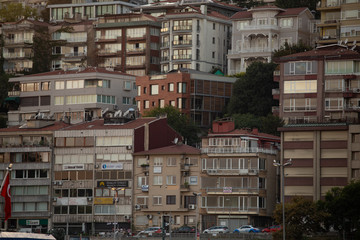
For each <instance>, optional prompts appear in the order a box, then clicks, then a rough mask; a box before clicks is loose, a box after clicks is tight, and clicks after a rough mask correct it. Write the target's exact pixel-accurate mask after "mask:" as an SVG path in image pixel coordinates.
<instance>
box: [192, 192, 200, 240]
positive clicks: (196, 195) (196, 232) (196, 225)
mask: <svg viewBox="0 0 360 240" xmlns="http://www.w3.org/2000/svg"><path fill="white" fill-rule="evenodd" d="M193 195H194V196H195V199H196V222H195V240H197V235H198V229H197V228H198V221H199V208H200V205H199V203H198V197H200V196H201V193H196V192H193Z"/></svg>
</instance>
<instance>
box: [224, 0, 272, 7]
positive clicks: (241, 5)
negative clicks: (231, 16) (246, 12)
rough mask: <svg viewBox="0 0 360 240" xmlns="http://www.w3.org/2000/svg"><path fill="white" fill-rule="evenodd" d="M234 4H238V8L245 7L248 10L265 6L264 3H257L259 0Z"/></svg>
mask: <svg viewBox="0 0 360 240" xmlns="http://www.w3.org/2000/svg"><path fill="white" fill-rule="evenodd" d="M227 2H231V1H227ZM234 2H235V3H236V5H237V6H239V7H245V8H248V9H250V8H252V7H256V6H261V5H265V3H264V1H257V0H237V1H234Z"/></svg>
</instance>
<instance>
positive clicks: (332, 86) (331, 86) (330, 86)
mask: <svg viewBox="0 0 360 240" xmlns="http://www.w3.org/2000/svg"><path fill="white" fill-rule="evenodd" d="M343 85H344V80H343V79H327V80H325V91H327V92H339V91H342V90H343Z"/></svg>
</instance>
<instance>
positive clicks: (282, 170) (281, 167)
mask: <svg viewBox="0 0 360 240" xmlns="http://www.w3.org/2000/svg"><path fill="white" fill-rule="evenodd" d="M291 161H292V160H291V158H290V159H289V160H287V161H286V162H285V163H283V164H281V163H278V162H276V160H274V163H273V165H274V166H275V167H280V171H281V202H282V220H283V240H286V237H285V234H286V233H285V193H284V191H285V185H284V181H285V177H284V167H286V166H289V165H291V164H292V162H291Z"/></svg>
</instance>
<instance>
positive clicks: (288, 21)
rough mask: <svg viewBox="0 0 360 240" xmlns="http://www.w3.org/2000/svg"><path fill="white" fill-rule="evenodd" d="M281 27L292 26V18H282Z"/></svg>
mask: <svg viewBox="0 0 360 240" xmlns="http://www.w3.org/2000/svg"><path fill="white" fill-rule="evenodd" d="M280 22H281V27H283V28H291V27H292V26H293V19H292V18H283V19H281V21H280Z"/></svg>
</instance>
